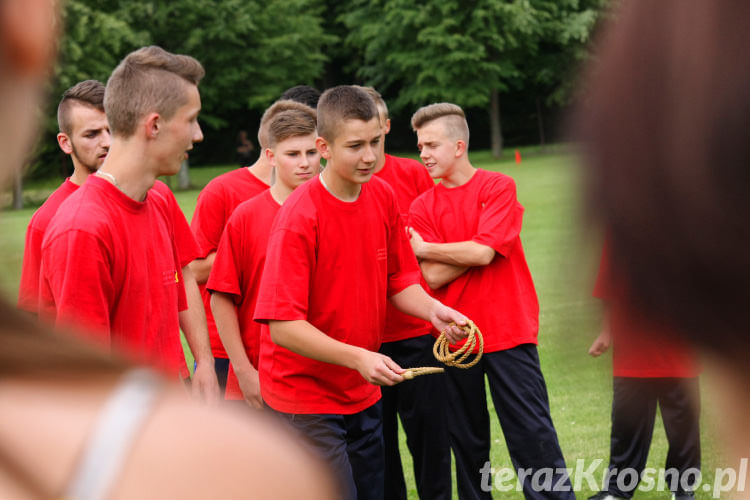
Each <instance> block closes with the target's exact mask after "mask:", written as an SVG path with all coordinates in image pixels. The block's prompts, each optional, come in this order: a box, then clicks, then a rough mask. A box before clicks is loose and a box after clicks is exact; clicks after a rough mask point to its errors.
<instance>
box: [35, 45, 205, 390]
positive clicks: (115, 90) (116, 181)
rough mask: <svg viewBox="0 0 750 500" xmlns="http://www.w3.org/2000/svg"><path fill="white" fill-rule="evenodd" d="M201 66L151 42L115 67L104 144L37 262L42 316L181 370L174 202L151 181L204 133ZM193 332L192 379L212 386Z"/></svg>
mask: <svg viewBox="0 0 750 500" xmlns="http://www.w3.org/2000/svg"><path fill="white" fill-rule="evenodd" d="M202 76H203V68H202V66H201V65H200V63H199V62H198V61H196V60H195V59H193V58H191V57H189V56H180V55H174V54H171V53H169V52H166V51H164V50H163V49H161V48H159V47H154V46H152V47H144V48H142V49H139V50H137V51H135V52H132V53H131V54H129V55H128V56H127V57H126V58H125V59H123V61H122V62H121V63H120V64H119V65H118V67H117V68H115V71H114V72H113V73H112V76H110V78H109V81H108V82H107V88H106V91H105V97H104V107H105V110H106V113H107V120H108V122H109V125H110V130H111V133H112V143H111V147H110V151H109V154H108V156H107V158H106V160H105V162H104V164H103V165H102V167H101V168H100V169H99V170H98V171H97V173H96V174H95V175H92V176H90V177H89V178H88V179H87V181H86V183H85V184H84V185H83V186H82V187H81V188H79V189H78V190H76V191H75V192H74V193H73V194H71V195H70V196H69V197H68V198H67V199H66V200H65V201H64V202H63V203H62V204H61V205H60V209H59V210H58V213H57V214H56V215H55V217H53V218H52V221H51V222H50V225H49V227H48V229H47V232H46V234H45V236H44V240H43V243H42V263H41V270H40V275H41V276H40V287H41V290H40V311H39V312H40V317H42V318H43V319H48V320H51V321H53V322H54V323H55V324H56V325H58V326H59V327H62V328H75V329H77V330H79V331H83V332H85V333H86V334H87V335H88V336H89V337H90V338H92V339H94V340H95V341H97V342H99V343H101V344H103V345H105V346H108V347H110V348H112V349H114V350H122V351H124V352H126V353H127V354H129V355H130V356H132V357H134V358H135V359H137V360H139V361H145V362H149V363H153V364H155V365H157V366H160V367H162V368H163V369H164V370H166V371H167V372H169V373H173V374H178V375H179V376H180V377H182V378H186V377H187V376H188V370H187V367H186V366H185V359H184V355H183V351H182V345H181V342H180V336H179V327H178V323H179V314H178V310H184V309H186V306H187V298H186V296H185V289H184V284H183V281H184V280H183V276H182V272H181V266H182V264H183V263H184V262H183V261H181V259H180V253H179V252H178V249H177V248H176V243H175V242H176V229H175V224H174V220H175V218H174V214H175V210H176V208H175V207H174V206H172V203H173V200H170V199H168V198H165V197H164V195H163V193H162V192H161V190H162V188H155V189H151V188H152V186H154V182H155V180H156V177H157V176H159V175H174V174H175V173H176V172H177V171H178V170H179V164H180V162H181V161H182V159H184V157H185V154H186V153H187V151H188V150H190V149H192V145H193V143H194V142H198V141H201V140H202V139H203V135H202V133H201V130H200V126H199V125H198V122H197V116H198V113H199V111H200V96H199V93H198V87H197V84H198V82H199V81H200V79H201V78H202ZM163 189H166V188H163ZM183 253H184V252H183ZM199 332H200V330H199V328H196V329H187V330H186V332H185V333H186V335H187V336H188V339H189V340H190V341H191V347H193V348H194V354H195V356H196V359H197V360H198V368H199V370H198V371H196V376H197V381H196V382H197V383H198V385H199V390H206V391H209V392H210V391H211V390H212V389H214V391H213V394H215V392H216V391H215V384H216V382H215V379H213V378H212V377H211V375H212V370H211V368H212V366H211V365H210V361H211V358H210V352H208V347H207V342H206V341H204V344H205V345H204V346H203V349H199V348H196V347H200V346H201V340H202V339H201V338H199V336H197V335H194V334H196V333H199ZM214 397H215V396H214Z"/></svg>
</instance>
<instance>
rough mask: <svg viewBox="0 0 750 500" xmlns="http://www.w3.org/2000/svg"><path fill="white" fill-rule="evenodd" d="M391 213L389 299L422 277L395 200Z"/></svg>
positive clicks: (416, 282)
mask: <svg viewBox="0 0 750 500" xmlns="http://www.w3.org/2000/svg"><path fill="white" fill-rule="evenodd" d="M391 212H392V214H391V220H390V224H391V230H390V235H389V241H388V296H389V297H390V296H392V295H395V294H397V293H398V292H400V291H401V290H403V289H404V288H406V287H408V286H410V285H416V284H418V283H419V280H420V278H421V276H422V274H421V272H420V270H419V265H418V264H417V258H416V257H415V256H414V252H413V251H412V249H411V243H409V238H408V237H407V235H406V227H405V226H404V223H403V220H402V219H401V215H400V214H399V213H398V207H397V206H396V204H395V199H394V204H393V207H392V210H391Z"/></svg>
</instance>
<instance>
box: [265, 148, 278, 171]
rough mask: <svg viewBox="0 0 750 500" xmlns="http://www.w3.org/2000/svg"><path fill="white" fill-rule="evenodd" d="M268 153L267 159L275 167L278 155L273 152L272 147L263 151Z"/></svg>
mask: <svg viewBox="0 0 750 500" xmlns="http://www.w3.org/2000/svg"><path fill="white" fill-rule="evenodd" d="M263 152H264V153H265V154H266V160H268V163H270V164H271V166H273V167H274V168H276V155H275V154H273V151H272V150H271V148H266V149H265V151H263Z"/></svg>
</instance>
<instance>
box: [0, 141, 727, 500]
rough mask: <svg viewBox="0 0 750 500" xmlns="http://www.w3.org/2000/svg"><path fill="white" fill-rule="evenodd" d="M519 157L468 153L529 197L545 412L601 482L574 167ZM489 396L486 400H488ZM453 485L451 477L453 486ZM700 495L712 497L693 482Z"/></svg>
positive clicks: (603, 394)
mask: <svg viewBox="0 0 750 500" xmlns="http://www.w3.org/2000/svg"><path fill="white" fill-rule="evenodd" d="M522 155H523V157H524V159H523V161H522V163H521V164H520V165H517V164H515V163H514V162H513V161H512V159H508V160H503V161H493V160H492V159H491V158H490V156H489V154H488V153H486V152H478V153H476V154H473V155H472V161H473V163H474V164H475V166H478V167H482V168H486V169H489V170H497V171H501V172H503V173H505V174H508V175H510V176H512V177H513V178H514V179H515V180H516V182H517V185H518V197H519V199H520V201H521V203H522V204H523V205H524V206H525V207H526V212H525V216H524V229H523V232H522V235H521V237H522V240H523V244H524V248H525V251H526V256H527V259H528V262H529V266H530V268H531V273H532V275H533V277H534V281H535V283H536V287H537V292H538V294H539V301H540V307H541V318H540V333H539V340H540V348H539V352H540V357H541V364H542V370H543V372H544V375H545V377H546V380H547V386H548V390H549V395H550V404H551V408H552V416H553V419H554V422H555V425H556V427H557V431H558V434H559V438H560V444H561V446H562V449H563V453H564V455H565V458H566V461H567V465H568V467H575V466H576V463H577V461H579V460H583V465H584V467H583V468H585V469H588V468H589V467H590V466H591V465H592V464H593V463H595V462H594V461H595V460H598V459H600V460H601V461H602V463H601V464H600V465H599V466H598V467H597V468H595V469H594V478H596V481H597V482H598V483H599V484H601V480H602V477H603V475H604V471H605V469H606V464H607V460H608V458H609V426H610V405H611V397H612V396H611V392H612V381H611V365H610V357H609V356H604V357H602V358H601V359H596V360H595V359H592V358H590V357H589V356H588V355H587V349H588V346H589V344H590V343H591V341H592V340H593V338H594V337H595V336H596V335H597V333H598V321H599V318H598V309H597V304H596V303H595V302H594V301H593V299H591V298H590V282H591V274H592V265H591V263H592V262H593V261H595V260H596V258H597V257H598V250H596V249H595V245H596V243H595V242H593V244H585V243H584V241H587V238H584V236H583V234H582V231H581V230H580V228H579V225H578V224H577V222H576V221H577V220H578V219H579V207H578V195H577V177H576V169H575V165H574V159H573V157H572V156H570V155H567V154H565V153H558V154H544V153H542V152H539V151H536V150H528V151H527V150H522ZM228 168H229V167H215V168H201V169H197V168H196V169H193V170H192V171H191V175H192V180H193V183H194V184H195V185H197V186H200V185H204V184H205V183H206V182H207V181H208V180H209V179H210V178H212V177H213V176H215V175H217V174H218V173H220V172H223V171H226V170H227V169H228ZM197 195H198V190H190V191H184V192H178V193H176V196H177V199H178V201H179V203H180V205H181V207H182V208H183V210H184V212H185V215H186V216H187V217H188V219H190V218H191V217H192V213H193V210H194V208H195V201H196V198H197ZM32 213H33V209H26V210H22V211H17V212H4V213H3V214H2V216H1V217H0V234H2V235H3V237H2V239H1V240H0V252H1V255H3V256H4V258H3V259H2V262H0V288H1V289H3V290H4V292H5V294H6V296H9V297H11V298H12V299H14V298H15V296H16V293H17V286H18V278H19V274H20V263H21V256H22V252H23V239H24V232H25V227H26V224H27V223H28V220H29V218H30V217H31V215H32ZM703 389H704V390H703V393H704V408H706V407H708V406H709V402H708V400H707V399H706V397H705V396H706V395H707V393H708V391H707V390H706V384H705V383H704V384H703ZM488 405H490V407H491V406H492V402H491V401H489V400H488ZM711 420H712V418H711V415H710V414H709V413H708V412H707V411H706V410H704V412H703V435H702V444H703V472H704V475H705V478H704V480H705V481H707V482H709V483H710V482H711V481H712V479H713V471H714V469H715V468H716V467H723V466H726V464H723V463H721V459H720V457H719V454H718V451H717V446H716V445H715V439H714V432H713V426H712V424H711ZM492 425H493V431H492V432H493V443H492V451H491V463H492V466H493V467H494V468H496V469H497V468H499V467H511V464H510V460H509V458H508V455H507V450H506V447H505V443H504V440H503V436H502V432H501V430H500V426H499V424H498V422H497V419H496V417H494V415H493V424H492ZM666 452H667V445H666V438H665V435H664V431H663V427H662V426H661V424H660V422H659V423H658V424H657V427H656V431H655V433H654V441H653V444H652V447H651V453H650V455H649V461H648V467H654V468H660V467H663V464H664V460H665V457H666ZM402 456H403V458H404V459H405V468H406V470H405V472H406V475H407V484H408V485H409V488H410V492H409V497H410V498H417V494H416V488H415V486H414V480H413V474H412V472H411V462H410V459H409V458H408V457H409V454H408V451H407V450H406V447H405V444H404V443H402ZM582 486H583V487H582V488H581V489H580V491H578V492H577V493H576V495H577V496H578V498H585V497H587V496H588V495H590V494H591V490H590V489H589V488H588V484H587V482H585V481H584V482H583V485H582ZM454 488H455V486H454ZM494 495H495V497H496V498H500V497H501V496H502V498H523V496H522V495H521V493H520V492H516V491H511V492H506V493H501V492H499V491H496V492H494ZM635 498H636V499H666V498H669V493H668V492H658V491H652V492H637V493H636V495H635ZM697 498H710V495H709V494H707V493H704V492H702V491H699V492H698V494H697Z"/></svg>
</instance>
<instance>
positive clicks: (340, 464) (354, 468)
mask: <svg viewBox="0 0 750 500" xmlns="http://www.w3.org/2000/svg"><path fill="white" fill-rule="evenodd" d="M274 411H275V410H274ZM275 413H276V414H278V415H279V416H281V418H282V419H283V420H285V421H286V422H288V423H289V424H290V425H291V426H292V427H293V428H295V429H296V430H298V431H299V432H300V433H302V435H303V436H304V437H306V438H307V439H306V441H307V444H308V445H309V446H310V447H311V449H312V451H313V453H315V454H317V455H318V456H320V457H321V458H322V459H323V460H324V461H325V462H327V463H328V464H329V465H330V466H331V468H332V470H333V472H334V474H336V475H337V476H338V478H339V480H340V484H341V490H342V491H343V493H344V494H343V498H344V499H345V500H383V499H384V496H383V469H384V460H383V425H382V405H381V402H380V401H378V402H377V403H375V404H374V405H372V406H370V407H369V408H366V409H364V410H362V411H361V412H359V413H354V414H352V415H337V414H310V415H307V414H290V413H282V412H277V411H275Z"/></svg>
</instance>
